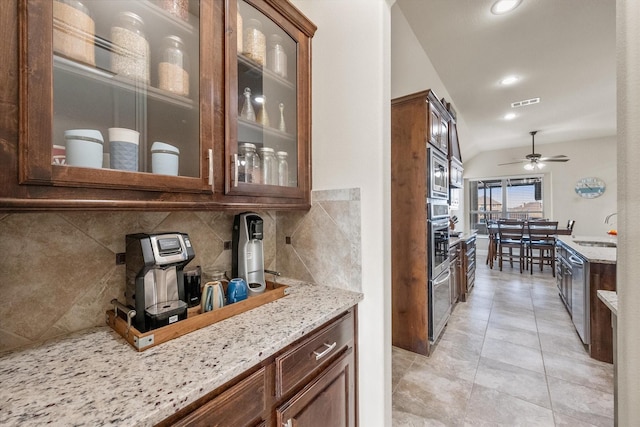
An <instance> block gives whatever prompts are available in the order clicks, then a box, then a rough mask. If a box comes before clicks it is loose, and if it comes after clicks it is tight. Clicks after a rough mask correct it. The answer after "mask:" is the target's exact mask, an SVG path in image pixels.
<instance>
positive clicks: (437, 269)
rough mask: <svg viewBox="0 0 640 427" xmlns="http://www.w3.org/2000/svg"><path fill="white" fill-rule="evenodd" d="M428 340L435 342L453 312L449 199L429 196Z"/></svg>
mask: <svg viewBox="0 0 640 427" xmlns="http://www.w3.org/2000/svg"><path fill="white" fill-rule="evenodd" d="M427 208H428V213H427V216H428V222H429V224H428V225H429V227H428V231H429V236H428V237H429V238H428V240H427V242H428V247H427V254H428V255H427V256H428V257H429V289H428V291H429V340H430V341H431V342H434V341H436V340H437V339H438V336H439V335H440V333H441V332H442V329H443V328H444V326H445V325H446V323H447V320H448V319H449V315H450V314H451V272H450V270H449V207H448V205H447V202H446V200H439V199H433V200H429V204H428V206H427Z"/></svg>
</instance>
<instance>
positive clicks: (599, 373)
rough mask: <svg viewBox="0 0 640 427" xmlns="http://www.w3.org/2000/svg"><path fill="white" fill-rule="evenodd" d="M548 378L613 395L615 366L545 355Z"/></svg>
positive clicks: (556, 355) (551, 354)
mask: <svg viewBox="0 0 640 427" xmlns="http://www.w3.org/2000/svg"><path fill="white" fill-rule="evenodd" d="M544 367H545V371H546V372H547V376H548V377H549V376H550V377H554V378H559V379H562V380H565V381H570V382H572V383H576V384H580V385H583V386H585V387H590V388H595V389H598V390H600V391H603V392H605V393H613V365H612V364H608V363H603V362H599V361H597V360H594V361H593V362H591V361H582V360H576V359H574V358H571V357H566V356H562V355H559V354H554V353H547V354H545V355H544Z"/></svg>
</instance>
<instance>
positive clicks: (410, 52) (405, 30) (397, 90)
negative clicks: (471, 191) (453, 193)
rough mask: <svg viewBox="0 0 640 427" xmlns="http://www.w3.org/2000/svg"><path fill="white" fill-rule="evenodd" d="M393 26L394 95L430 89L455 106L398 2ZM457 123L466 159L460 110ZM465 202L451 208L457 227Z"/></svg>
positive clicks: (461, 226) (463, 222) (459, 227)
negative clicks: (456, 207)
mask: <svg viewBox="0 0 640 427" xmlns="http://www.w3.org/2000/svg"><path fill="white" fill-rule="evenodd" d="M391 29H392V32H391V98H397V97H400V96H403V95H409V94H411V93H415V92H420V91H423V90H426V89H431V90H433V91H434V93H435V94H436V95H437V96H438V97H439V98H440V99H442V98H445V99H446V100H447V101H448V102H451V103H452V104H453V106H454V108H455V102H453V100H452V99H451V96H450V95H449V92H448V91H447V89H446V88H445V86H444V84H443V83H442V80H440V76H439V75H438V73H437V71H436V69H435V68H434V66H433V64H432V63H431V60H430V59H429V57H428V56H427V54H426V53H425V51H424V49H423V48H422V45H421V44H420V42H419V41H418V39H417V38H416V36H415V34H414V33H413V31H412V30H411V27H410V26H409V23H408V22H407V18H406V17H405V16H404V14H403V13H402V10H401V9H400V7H399V6H398V5H397V4H395V5H394V6H393V7H392V8H391ZM456 123H457V129H458V137H459V139H460V141H461V142H460V147H461V150H462V160H463V161H464V160H465V155H466V154H465V150H464V140H465V138H466V137H467V135H469V133H468V132H467V126H466V125H465V123H464V118H463V117H462V116H461V115H460V114H458V117H457V120H456ZM465 167H466V166H465ZM464 206H465V199H464V197H461V198H460V206H459V208H458V209H457V210H452V211H451V215H456V216H457V217H458V219H459V220H460V222H459V223H458V224H457V225H456V230H464V229H465V228H466V226H467V220H466V217H465V215H464Z"/></svg>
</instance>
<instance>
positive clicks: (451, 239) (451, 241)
mask: <svg viewBox="0 0 640 427" xmlns="http://www.w3.org/2000/svg"><path fill="white" fill-rule="evenodd" d="M457 233H460V234H458V235H457V236H451V237H449V246H455V245H457V244H458V243H460V242H463V241H465V240H467V239H468V238H469V237H472V236H475V235H476V234H477V233H478V231H477V230H471V231H458V232H457Z"/></svg>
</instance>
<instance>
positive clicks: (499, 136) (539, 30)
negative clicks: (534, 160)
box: [397, 0, 616, 155]
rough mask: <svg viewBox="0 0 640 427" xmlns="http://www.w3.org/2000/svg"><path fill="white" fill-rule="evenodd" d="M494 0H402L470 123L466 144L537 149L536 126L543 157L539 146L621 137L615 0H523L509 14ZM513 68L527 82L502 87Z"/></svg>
mask: <svg viewBox="0 0 640 427" xmlns="http://www.w3.org/2000/svg"><path fill="white" fill-rule="evenodd" d="M493 2H494V0H397V4H398V6H399V7H400V9H401V11H402V12H403V14H404V15H405V17H406V19H407V21H408V22H409V25H410V26H411V28H412V29H413V32H414V33H415V35H416V37H417V38H418V40H419V42H420V43H421V45H422V46H423V48H424V50H425V52H426V53H427V56H428V57H429V59H430V60H431V62H432V63H433V66H434V67H435V69H436V71H437V72H438V74H439V76H440V79H441V80H442V83H443V84H444V86H445V87H446V88H447V91H448V92H449V94H450V95H451V98H452V100H451V101H452V102H453V105H454V106H455V108H456V109H457V111H458V116H460V117H462V119H463V120H464V122H465V124H466V126H467V129H468V133H469V134H468V135H466V139H465V140H461V141H460V144H461V145H462V146H463V150H464V151H466V152H470V153H477V152H479V151H488V150H497V149H502V148H508V147H518V146H523V147H524V146H528V148H529V151H530V145H531V136H530V135H529V131H532V130H538V131H539V133H538V134H537V135H536V151H537V152H542V154H543V155H544V150H543V149H542V148H541V149H540V150H538V145H543V144H548V143H556V142H564V141H576V140H578V141H579V140H584V139H590V138H600V137H607V136H612V135H615V134H616V53H615V48H616V46H615V41H616V36H615V0H523V1H522V3H521V4H520V6H519V7H518V8H517V9H515V10H514V11H512V12H510V13H508V14H505V15H493V14H492V13H491V12H490V8H491V5H492V4H493ZM508 74H516V75H518V76H520V81H519V82H518V83H517V84H515V85H513V86H510V87H505V86H501V85H500V84H499V83H498V82H499V80H500V79H501V78H503V77H504V76H506V75H508ZM535 97H540V98H541V101H540V103H539V104H536V105H531V106H525V107H520V108H515V109H514V108H511V103H512V102H515V101H521V100H525V99H530V98H535ZM511 111H513V112H515V113H516V114H517V115H518V116H517V117H516V118H515V119H514V120H511V121H506V120H504V118H503V117H504V115H505V114H506V113H508V112H511ZM465 145H466V147H465ZM524 154H527V151H526V150H524V151H523V155H524Z"/></svg>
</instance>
